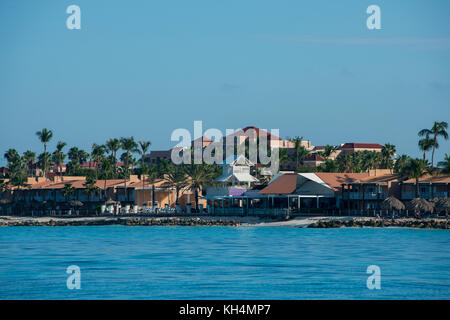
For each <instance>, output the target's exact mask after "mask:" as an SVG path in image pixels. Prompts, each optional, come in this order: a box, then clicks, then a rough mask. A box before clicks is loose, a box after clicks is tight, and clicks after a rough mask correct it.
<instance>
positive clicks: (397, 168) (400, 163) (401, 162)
mask: <svg viewBox="0 0 450 320" xmlns="http://www.w3.org/2000/svg"><path fill="white" fill-rule="evenodd" d="M409 159H410V157H409V156H407V155H406V154H402V155H401V156H400V157H398V158H397V159H396V160H395V164H394V172H395V173H400V172H402V170H403V168H404V167H406V165H407V164H408V161H409Z"/></svg>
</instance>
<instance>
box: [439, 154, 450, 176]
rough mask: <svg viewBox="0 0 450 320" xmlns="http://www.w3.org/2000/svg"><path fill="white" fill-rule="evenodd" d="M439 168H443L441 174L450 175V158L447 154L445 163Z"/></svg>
mask: <svg viewBox="0 0 450 320" xmlns="http://www.w3.org/2000/svg"><path fill="white" fill-rule="evenodd" d="M438 166H439V167H440V168H441V173H443V174H450V156H449V155H448V154H445V157H444V161H440V162H439V163H438Z"/></svg>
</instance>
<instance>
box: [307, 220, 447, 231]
mask: <svg viewBox="0 0 450 320" xmlns="http://www.w3.org/2000/svg"><path fill="white" fill-rule="evenodd" d="M342 227H350V228H351V227H353V228H364V227H378V228H383V227H402V228H419V229H450V223H448V221H447V219H394V220H392V219H375V218H359V219H358V218H354V219H347V220H340V219H331V220H319V221H317V222H314V223H312V224H310V225H308V228H342Z"/></svg>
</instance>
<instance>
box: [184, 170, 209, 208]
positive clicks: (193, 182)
mask: <svg viewBox="0 0 450 320" xmlns="http://www.w3.org/2000/svg"><path fill="white" fill-rule="evenodd" d="M186 174H187V175H188V177H189V189H191V190H193V191H194V198H195V209H196V210H198V199H199V191H200V190H204V188H205V187H206V186H207V185H210V184H212V182H213V177H214V166H213V165H208V164H191V165H189V166H188V167H186Z"/></svg>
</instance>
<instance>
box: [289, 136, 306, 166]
mask: <svg viewBox="0 0 450 320" xmlns="http://www.w3.org/2000/svg"><path fill="white" fill-rule="evenodd" d="M302 140H303V137H298V136H297V137H295V138H293V139H291V141H292V142H294V149H295V167H296V168H297V167H298V165H299V163H300V160H301V159H299V158H300V157H299V156H300V153H301V152H302V148H304V147H303V146H302Z"/></svg>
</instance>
